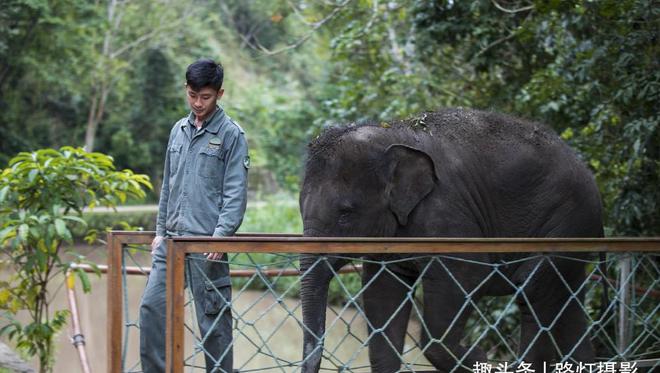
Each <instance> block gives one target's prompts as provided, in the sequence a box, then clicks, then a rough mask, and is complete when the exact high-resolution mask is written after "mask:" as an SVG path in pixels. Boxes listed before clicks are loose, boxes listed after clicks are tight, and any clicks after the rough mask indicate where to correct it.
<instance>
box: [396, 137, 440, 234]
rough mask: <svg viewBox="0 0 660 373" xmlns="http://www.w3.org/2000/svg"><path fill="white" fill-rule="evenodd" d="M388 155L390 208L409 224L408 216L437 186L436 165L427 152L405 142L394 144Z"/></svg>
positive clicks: (400, 219) (399, 219)
mask: <svg viewBox="0 0 660 373" xmlns="http://www.w3.org/2000/svg"><path fill="white" fill-rule="evenodd" d="M385 156H386V160H387V166H386V167H387V169H388V171H387V172H388V175H387V177H388V184H387V190H386V195H387V197H388V198H389V204H390V209H391V210H392V212H394V215H396V218H397V220H398V221H399V224H400V225H406V224H407V223H408V215H410V213H411V212H412V210H413V209H414V208H415V206H417V204H419V202H420V201H421V200H422V199H423V198H424V197H426V196H427V195H428V194H429V193H431V191H432V190H433V187H434V186H435V180H436V178H437V176H436V173H435V164H434V162H433V159H432V158H431V157H430V156H429V155H428V154H427V153H426V152H423V151H421V150H419V149H415V148H413V147H410V146H407V145H401V144H394V145H390V146H389V147H388V148H387V150H385Z"/></svg>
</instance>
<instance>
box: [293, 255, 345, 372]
mask: <svg viewBox="0 0 660 373" xmlns="http://www.w3.org/2000/svg"><path fill="white" fill-rule="evenodd" d="M340 262H341V263H340ZM345 262H346V261H345V260H337V259H326V258H324V257H322V256H319V255H303V256H302V258H301V259H300V270H301V272H302V273H303V275H302V276H303V277H302V279H301V282H302V283H301V289H300V296H301V299H302V316H303V362H302V372H303V373H310V372H314V373H315V372H318V371H319V367H320V366H321V356H322V353H323V336H324V334H325V315H326V307H327V304H328V285H329V284H330V280H332V277H333V271H332V270H331V268H334V269H335V270H337V269H338V268H341V266H343V265H344V264H345Z"/></svg>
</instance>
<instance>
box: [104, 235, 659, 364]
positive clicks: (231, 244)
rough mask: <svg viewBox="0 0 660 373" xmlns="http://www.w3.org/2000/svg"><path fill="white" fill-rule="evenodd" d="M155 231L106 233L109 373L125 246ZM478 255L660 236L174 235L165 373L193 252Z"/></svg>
mask: <svg viewBox="0 0 660 373" xmlns="http://www.w3.org/2000/svg"><path fill="white" fill-rule="evenodd" d="M153 236H154V233H153V232H121V231H113V232H110V233H109V234H108V266H109V270H108V317H109V320H108V357H109V362H108V371H109V372H111V373H116V372H121V357H122V356H121V353H122V346H121V343H122V328H123V317H122V309H123V304H122V303H123V298H122V286H123V284H122V255H123V246H125V245H128V244H149V243H150V242H151V241H152V239H153ZM211 252H222V253H230V252H231V253H240V252H243V253H299V254H302V253H310V254H313V253H317V254H333V253H335V254H340V253H358V254H360V253H364V254H367V253H374V254H375V253H424V254H447V253H477V252H482V253H483V252H491V253H492V252H499V253H517V252H544V253H549V252H647V253H658V252H660V238H658V237H647V238H602V239H567V238H555V239H549V238H542V239H526V238H525V239H523V238H518V239H507V238H498V239H481V238H463V239H454V238H310V237H301V236H299V235H265V234H244V235H239V236H235V237H223V238H210V237H175V238H171V239H168V240H167V268H168V271H167V311H166V312H167V340H166V356H167V372H168V373H182V372H183V368H184V346H183V337H184V304H185V297H184V267H185V266H184V261H185V258H186V255H187V254H190V253H211Z"/></svg>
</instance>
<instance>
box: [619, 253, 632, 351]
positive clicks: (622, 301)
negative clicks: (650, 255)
mask: <svg viewBox="0 0 660 373" xmlns="http://www.w3.org/2000/svg"><path fill="white" fill-rule="evenodd" d="M631 267H632V257H630V256H628V255H625V256H624V257H623V258H622V259H621V261H620V262H619V297H618V298H619V318H618V320H617V333H616V342H617V350H618V352H619V356H620V357H621V358H623V359H625V358H626V352H627V349H628V347H629V346H630V342H631V339H632V333H631V324H630V307H631V297H632V286H633V284H632V281H630V272H631Z"/></svg>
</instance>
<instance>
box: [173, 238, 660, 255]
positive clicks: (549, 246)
mask: <svg viewBox="0 0 660 373" xmlns="http://www.w3.org/2000/svg"><path fill="white" fill-rule="evenodd" d="M171 240H172V242H174V244H175V246H176V248H177V250H183V251H185V252H186V253H207V252H247V253H255V252H256V253H310V254H342V253H350V254H368V253H406V254H445V253H480V252H481V253H496V252H497V253H507V252H508V253H521V252H539V253H541V252H543V253H547V252H660V237H648V238H371V237H364V238H362V237H346V238H344V237H301V236H278V237H268V236H237V237H172V238H171Z"/></svg>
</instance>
